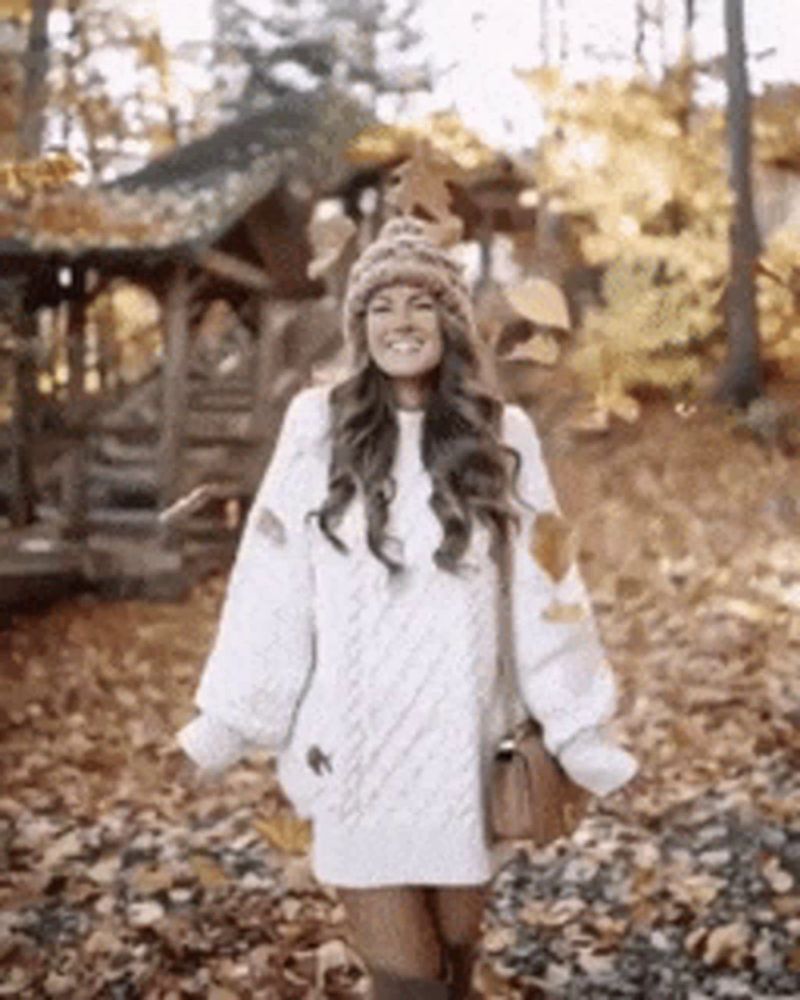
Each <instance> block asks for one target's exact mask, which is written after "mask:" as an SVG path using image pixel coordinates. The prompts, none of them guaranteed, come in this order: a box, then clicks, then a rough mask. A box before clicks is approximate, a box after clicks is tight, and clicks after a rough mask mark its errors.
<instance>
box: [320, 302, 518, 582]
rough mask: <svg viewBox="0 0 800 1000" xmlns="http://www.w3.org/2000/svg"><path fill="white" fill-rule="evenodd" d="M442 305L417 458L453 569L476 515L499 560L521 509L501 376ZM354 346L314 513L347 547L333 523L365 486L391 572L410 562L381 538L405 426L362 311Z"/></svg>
mask: <svg viewBox="0 0 800 1000" xmlns="http://www.w3.org/2000/svg"><path fill="white" fill-rule="evenodd" d="M438 313H439V321H440V327H441V331H442V337H443V341H444V350H443V353H442V360H441V362H440V364H439V365H438V367H437V369H436V370H435V372H434V373H433V380H432V385H431V389H430V392H429V395H428V398H427V400H426V403H425V411H424V414H423V423H422V440H421V449H422V450H421V457H422V462H423V465H424V466H425V468H426V469H427V470H428V473H429V475H430V477H431V480H432V486H433V489H432V493H431V496H430V498H429V501H428V502H429V504H430V506H431V508H432V509H433V511H434V513H435V514H436V516H437V517H438V519H439V521H440V522H441V524H442V529H443V535H444V537H443V539H442V542H441V544H440V545H439V546H438V547H437V549H436V550H435V551H434V553H433V561H434V562H435V563H436V565H437V566H438V567H440V568H441V569H443V570H446V571H448V572H452V573H456V574H457V573H459V570H460V566H459V560H460V559H461V557H462V556H463V555H464V553H465V552H466V551H467V548H468V546H469V543H470V539H471V536H472V530H473V524H474V520H475V518H477V519H478V520H479V521H481V522H482V523H484V524H486V525H487V526H488V527H489V530H490V532H491V545H490V555H491V557H492V558H493V559H495V560H497V559H498V556H499V545H500V543H501V540H503V539H505V537H506V534H507V532H508V531H509V524H510V522H513V523H514V524H515V526H516V528H517V530H519V527H520V519H519V515H518V514H517V513H516V511H515V510H514V509H513V507H512V506H511V504H510V503H509V501H508V490H509V485H510V484H511V483H512V479H511V478H510V474H509V470H508V466H507V461H508V459H509V458H510V459H511V461H512V462H513V465H514V468H513V473H512V474H511V475H513V486H514V490H515V492H517V489H516V487H517V478H518V475H519V468H520V462H521V458H520V455H519V452H518V451H517V450H516V449H515V448H513V447H511V446H510V445H506V444H504V443H503V441H502V440H501V438H500V427H501V420H502V414H503V401H502V399H501V397H500V396H499V394H498V393H496V392H494V391H493V383H496V379H495V375H494V371H493V368H492V367H491V364H490V362H489V361H488V358H487V357H481V356H479V354H478V351H477V350H476V348H475V346H474V344H473V341H472V340H471V338H470V337H469V336H468V335H467V332H466V330H464V329H461V327H460V326H459V324H458V322H457V321H456V319H455V318H454V317H453V315H452V314H451V313H449V312H445V311H444V310H442V309H438ZM352 349H353V354H352V357H353V369H354V370H353V372H352V374H351V375H349V376H348V377H346V378H345V379H343V380H342V381H340V382H338V383H337V384H336V385H334V386H333V387H332V388H331V391H330V395H329V408H330V429H331V439H332V450H331V458H330V463H329V466H328V495H327V497H326V499H325V501H324V502H323V504H322V505H321V507H319V508H318V509H316V510H314V511H310V512H309V514H310V515H311V516H316V517H317V518H318V521H319V525H320V528H321V530H322V532H323V534H324V535H325V536H326V537H327V538H328V539H329V541H330V542H331V544H332V545H334V546H335V547H336V548H337V549H338V550H339V551H349V549H348V547H347V545H346V544H345V543H344V542H343V541H342V540H341V539H340V538H339V537H338V536H337V535H336V534H335V532H334V530H333V528H334V526H335V525H337V524H338V523H339V522H340V520H341V518H342V516H343V515H344V512H345V510H346V508H347V507H348V505H349V504H350V503H351V502H352V500H353V498H354V496H355V494H356V491H357V487H358V485H359V484H360V486H361V488H362V492H363V495H364V498H365V510H366V521H367V545H368V547H369V549H370V551H371V552H372V553H373V555H374V556H375V557H376V558H377V559H379V560H380V561H381V562H382V563H384V565H385V566H386V567H387V569H388V570H389V572H390V574H393V575H394V574H397V573H399V572H402V571H403V569H404V568H405V567H404V566H403V564H402V563H398V562H397V561H395V560H394V559H392V558H391V557H390V556H389V555H387V554H386V553H385V552H384V548H383V546H384V543H385V541H386V538H387V531H386V526H387V522H388V519H389V505H390V503H391V500H392V497H393V495H394V492H395V488H396V484H395V482H394V479H393V477H392V475H391V469H392V464H393V462H394V456H395V450H396V448H397V440H398V436H399V427H398V420H397V416H396V412H395V410H396V404H395V402H394V395H393V392H392V387H391V384H390V377H389V376H387V375H386V374H385V373H384V372H382V371H381V370H380V369H379V368H378V367H377V365H376V364H375V362H374V361H373V359H372V357H371V355H370V353H369V350H368V348H367V343H366V333H365V324H364V318H363V316H360V317H359V322H358V323H357V326H356V330H355V336H354V338H353V344H352ZM517 496H519V494H518V493H517ZM520 499H522V498H520ZM522 503H525V501H524V500H522ZM526 506H530V505H529V504H526Z"/></svg>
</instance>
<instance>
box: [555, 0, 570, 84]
mask: <svg viewBox="0 0 800 1000" xmlns="http://www.w3.org/2000/svg"><path fill="white" fill-rule="evenodd" d="M568 57H569V24H568V22H567V0H558V64H559V66H561V67H564V66H566V64H567V59H568Z"/></svg>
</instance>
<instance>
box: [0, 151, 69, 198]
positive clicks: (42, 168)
mask: <svg viewBox="0 0 800 1000" xmlns="http://www.w3.org/2000/svg"><path fill="white" fill-rule="evenodd" d="M79 170H80V165H79V164H78V163H77V162H76V161H75V160H74V159H73V158H72V157H71V156H69V155H68V154H67V153H57V154H55V155H53V156H46V157H44V158H43V159H41V160H27V161H21V162H17V161H14V162H10V163H0V197H4V198H8V199H13V200H21V199H28V198H30V197H31V196H32V195H34V194H35V193H36V192H37V191H53V190H58V189H60V188H63V187H65V186H66V185H67V184H69V182H70V181H71V180H72V179H73V177H74V176H75V174H76V173H77V172H78V171H79Z"/></svg>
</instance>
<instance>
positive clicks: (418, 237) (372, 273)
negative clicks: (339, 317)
mask: <svg viewBox="0 0 800 1000" xmlns="http://www.w3.org/2000/svg"><path fill="white" fill-rule="evenodd" d="M394 284H411V285H415V286H418V287H420V288H424V289H425V291H426V292H429V293H430V294H431V295H432V296H433V298H434V299H435V300H436V301H437V302H438V303H439V304H440V306H441V307H442V308H443V309H444V310H445V312H448V313H450V314H451V315H452V316H453V317H454V318H455V319H456V320H457V321H458V323H459V326H461V328H462V329H463V330H464V331H465V332H466V333H467V335H468V336H469V337H470V338H471V339H472V340H473V343H477V342H478V341H479V338H478V335H477V331H476V327H475V317H474V313H473V309H472V300H471V298H470V293H469V288H468V287H467V283H466V281H465V280H464V276H463V273H462V269H461V266H460V265H459V264H458V263H456V261H454V260H453V259H452V258H451V257H450V256H449V255H448V253H447V252H446V251H445V250H444V249H442V248H441V247H440V246H438V245H437V244H436V243H435V242H434V241H433V240H432V239H431V238H430V237H429V236H428V235H427V232H426V228H425V223H424V222H422V220H420V219H416V218H413V217H411V216H399V217H397V218H394V219H390V220H389V221H388V222H386V223H384V225H383V226H382V228H381V231H380V232H379V233H378V236H377V237H376V239H375V240H374V241H373V242H372V243H370V245H369V246H368V247H367V248H366V249H365V250H364V251H363V253H362V254H361V256H360V257H359V258H358V259H357V260H356V262H355V263H354V264H353V266H352V268H351V269H350V274H349V276H348V282H347V291H346V292H345V298H344V333H345V339H346V340H347V341H348V342H349V343H350V344H351V346H352V343H353V339H354V333H355V330H356V324H357V323H358V321H359V318H360V317H362V316H363V315H364V313H365V311H366V307H367V302H368V301H369V299H370V296H371V295H373V294H374V293H375V292H376V291H378V289H380V288H386V287H387V286H388V285H394Z"/></svg>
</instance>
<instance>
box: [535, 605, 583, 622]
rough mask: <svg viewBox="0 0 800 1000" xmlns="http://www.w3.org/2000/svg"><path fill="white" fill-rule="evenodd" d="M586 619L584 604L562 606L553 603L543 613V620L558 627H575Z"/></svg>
mask: <svg viewBox="0 0 800 1000" xmlns="http://www.w3.org/2000/svg"><path fill="white" fill-rule="evenodd" d="M585 617H586V608H584V607H583V605H582V604H560V603H559V602H558V601H553V602H552V603H551V604H548V606H547V607H546V608H545V609H544V610H543V611H542V620H543V621H546V622H554V623H555V624H557V625H574V624H575V623H576V622H580V621H583V619H584V618H585Z"/></svg>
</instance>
